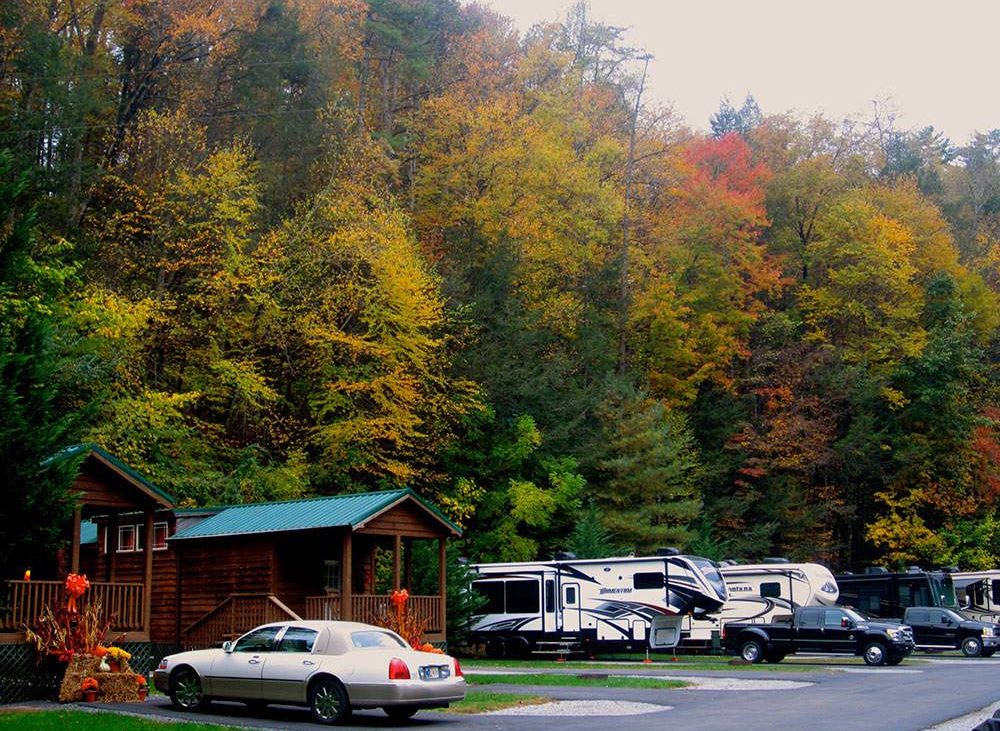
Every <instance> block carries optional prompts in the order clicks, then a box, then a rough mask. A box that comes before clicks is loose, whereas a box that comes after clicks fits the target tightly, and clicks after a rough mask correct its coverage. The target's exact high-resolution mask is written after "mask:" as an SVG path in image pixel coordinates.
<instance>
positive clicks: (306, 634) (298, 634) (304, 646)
mask: <svg viewBox="0 0 1000 731" xmlns="http://www.w3.org/2000/svg"><path fill="white" fill-rule="evenodd" d="M318 635H319V632H317V631H316V630H314V629H306V628H305V627H289V628H288V630H287V631H286V632H285V635H284V636H283V637H282V638H281V644H280V645H278V651H279V652H312V649H313V645H314V644H315V643H316V637H317V636H318Z"/></svg>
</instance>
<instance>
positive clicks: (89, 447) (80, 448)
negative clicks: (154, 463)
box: [42, 444, 176, 507]
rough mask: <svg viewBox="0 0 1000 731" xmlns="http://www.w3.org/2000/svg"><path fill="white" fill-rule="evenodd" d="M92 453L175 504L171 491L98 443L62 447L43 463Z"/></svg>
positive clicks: (151, 491) (148, 489) (166, 501)
mask: <svg viewBox="0 0 1000 731" xmlns="http://www.w3.org/2000/svg"><path fill="white" fill-rule="evenodd" d="M91 453H93V454H96V455H97V456H98V458H100V459H102V460H104V461H105V462H107V463H109V464H110V465H112V466H113V467H114V468H115V469H117V470H119V471H121V472H123V473H124V474H125V475H126V476H128V477H129V479H131V480H133V481H134V482H135V483H136V484H138V485H139V486H140V487H143V488H145V489H146V490H147V491H149V492H150V493H152V496H153V497H154V498H156V499H158V500H159V501H160V502H164V503H166V504H167V505H168V506H169V507H173V506H174V504H175V502H176V501H175V500H174V496H173V495H171V494H170V493H169V492H166V491H165V490H161V489H160V488H158V487H157V486H156V485H154V484H153V483H152V482H150V481H149V480H148V479H147V478H146V477H145V475H143V474H141V473H140V472H137V471H135V470H134V469H132V468H131V467H129V466H128V465H127V464H125V463H124V462H122V461H121V460H120V459H118V458H117V457H116V456H114V455H113V454H111V453H110V452H108V451H107V450H105V449H102V448H101V447H99V446H98V445H96V444H74V445H73V446H71V447H66V448H65V449H61V450H59V451H58V452H56V453H55V454H53V455H52V456H51V457H48V458H46V459H45V460H43V461H42V464H43V465H50V464H55V463H57V462H62V461H64V460H67V459H71V458H73V457H78V456H81V455H84V456H85V455H87V454H91Z"/></svg>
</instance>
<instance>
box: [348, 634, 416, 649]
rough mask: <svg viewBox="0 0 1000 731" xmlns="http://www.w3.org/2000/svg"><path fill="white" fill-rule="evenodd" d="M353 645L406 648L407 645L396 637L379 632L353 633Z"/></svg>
mask: <svg viewBox="0 0 1000 731" xmlns="http://www.w3.org/2000/svg"><path fill="white" fill-rule="evenodd" d="M351 644H352V645H354V646H355V647H391V648H397V647H406V643H405V642H403V641H402V640H401V639H399V638H398V637H396V635H393V634H389V633H388V632H379V631H378V630H363V631H361V632H351Z"/></svg>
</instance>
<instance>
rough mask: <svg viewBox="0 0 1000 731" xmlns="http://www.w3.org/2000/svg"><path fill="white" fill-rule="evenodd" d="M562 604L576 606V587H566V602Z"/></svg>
mask: <svg viewBox="0 0 1000 731" xmlns="http://www.w3.org/2000/svg"><path fill="white" fill-rule="evenodd" d="M564 604H576V587H575V586H567V587H566V601H565V602H564Z"/></svg>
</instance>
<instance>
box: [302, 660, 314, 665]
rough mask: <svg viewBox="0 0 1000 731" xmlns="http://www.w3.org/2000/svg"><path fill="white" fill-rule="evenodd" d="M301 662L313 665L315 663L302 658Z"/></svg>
mask: <svg viewBox="0 0 1000 731" xmlns="http://www.w3.org/2000/svg"><path fill="white" fill-rule="evenodd" d="M302 664H303V665H315V664H316V663H314V662H313V661H312V660H303V661H302Z"/></svg>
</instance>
